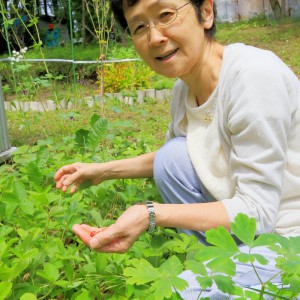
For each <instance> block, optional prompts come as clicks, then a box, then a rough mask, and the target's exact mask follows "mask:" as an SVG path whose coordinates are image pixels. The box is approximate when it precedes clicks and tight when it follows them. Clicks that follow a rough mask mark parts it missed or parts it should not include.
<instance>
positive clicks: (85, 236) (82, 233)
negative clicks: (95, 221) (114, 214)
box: [72, 224, 106, 246]
mask: <svg viewBox="0 0 300 300" xmlns="http://www.w3.org/2000/svg"><path fill="white" fill-rule="evenodd" d="M72 230H73V232H74V233H75V234H76V235H77V236H78V237H79V238H80V239H81V240H82V241H83V242H84V243H85V244H86V245H87V246H90V241H91V239H92V238H93V237H94V236H95V235H97V234H98V233H99V232H102V231H104V230H106V227H101V228H97V227H92V226H89V225H87V224H75V225H73V227H72Z"/></svg>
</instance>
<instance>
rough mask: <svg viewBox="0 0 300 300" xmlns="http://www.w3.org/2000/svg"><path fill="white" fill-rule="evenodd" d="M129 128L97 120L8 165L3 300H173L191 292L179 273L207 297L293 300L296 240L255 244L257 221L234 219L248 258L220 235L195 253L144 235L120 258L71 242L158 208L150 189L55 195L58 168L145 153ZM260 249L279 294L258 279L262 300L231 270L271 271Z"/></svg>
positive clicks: (184, 242) (267, 237) (194, 245)
mask: <svg viewBox="0 0 300 300" xmlns="http://www.w3.org/2000/svg"><path fill="white" fill-rule="evenodd" d="M121 113H122V110H121V112H119V114H121ZM68 117H69V115H67V119H68ZM72 117H76V118H77V117H78V118H79V117H80V115H76V114H73V115H72ZM130 124H131V123H130V122H128V121H126V120H125V121H120V120H116V121H109V120H108V119H104V118H100V117H99V116H98V115H96V114H94V115H93V116H92V117H91V118H90V122H89V123H88V124H86V126H85V129H84V130H83V129H81V130H77V131H76V134H75V135H72V136H65V137H64V138H63V139H61V140H58V139H57V140H54V139H53V138H48V139H46V140H39V141H38V143H37V144H36V145H34V146H27V145H24V146H21V147H19V148H18V150H17V151H16V153H15V155H14V158H13V162H12V164H11V165H9V164H4V165H2V166H0V211H1V212H2V213H1V215H0V270H1V272H0V299H8V300H17V299H22V300H33V299H39V298H47V299H55V298H60V299H70V300H76V299H132V300H135V299H148V300H163V299H173V300H175V299H181V298H180V294H179V293H180V291H182V290H183V289H185V288H186V287H187V282H186V281H185V280H183V279H180V278H179V277H178V275H180V274H181V273H182V272H183V271H184V270H191V271H192V272H193V273H195V274H196V279H197V281H198V282H199V286H200V287H202V288H203V289H206V288H208V289H209V288H210V287H211V286H212V285H215V286H216V287H217V288H218V289H219V290H221V291H222V292H224V293H226V294H230V295H235V296H237V297H239V298H240V299H247V298H250V299H263V298H264V297H265V296H266V295H268V296H270V297H273V298H276V297H277V298H280V299H293V298H295V297H297V296H298V295H299V294H300V290H299V286H300V256H299V254H300V237H290V238H286V237H282V236H278V235H275V234H263V235H260V236H259V237H258V238H256V236H255V228H256V225H255V220H254V219H252V218H249V217H247V216H245V215H241V214H240V215H238V216H237V217H236V219H235V222H234V223H233V224H231V228H232V234H234V235H235V236H236V238H237V239H239V240H240V241H242V242H244V243H246V244H247V245H248V246H249V252H247V253H243V252H241V251H240V249H239V247H238V246H237V244H236V242H235V240H234V239H233V237H232V235H231V234H230V233H229V232H227V231H226V230H225V229H224V228H223V227H218V228H216V229H211V230H209V231H207V232H206V236H207V242H208V243H210V246H204V245H202V244H199V243H198V241H197V239H196V237H195V236H187V235H185V234H177V233H176V232H175V231H174V230H171V229H163V228H158V231H157V232H156V233H155V234H154V235H152V236H150V235H149V234H148V233H145V234H143V235H142V236H141V237H140V239H139V240H138V241H137V242H136V243H135V244H134V245H133V246H132V247H131V249H129V251H128V252H127V253H126V254H103V253H96V252H93V251H91V250H90V249H89V248H88V247H86V246H85V245H83V243H82V242H80V241H79V240H78V239H77V238H76V237H75V236H74V235H73V234H72V232H71V227H72V225H73V224H75V223H88V224H90V225H94V226H108V225H109V224H111V223H112V222H113V221H114V219H116V218H117V217H118V216H119V215H120V214H121V212H122V211H124V209H125V208H126V207H127V206H128V205H131V203H132V202H137V201H140V200H141V199H145V198H148V199H152V200H155V201H160V197H159V195H158V192H157V190H156V189H155V186H154V183H153V181H152V180H148V179H147V180H146V179H139V180H119V181H117V180H112V181H107V182H103V183H102V184H101V185H99V186H89V185H85V186H81V188H80V189H79V191H78V192H77V193H76V194H74V195H70V194H68V193H67V194H62V193H61V192H60V191H58V190H56V189H55V188H54V186H53V175H54V172H55V170H57V169H58V168H59V167H60V166H61V165H63V164H68V163H72V162H75V161H84V162H94V161H98V162H101V161H107V160H112V159H114V158H116V157H118V158H122V157H129V156H134V155H138V154H142V153H145V152H147V151H148V146H147V144H148V142H149V140H148V136H147V135H142V137H141V138H140V139H139V140H136V141H135V142H133V141H130V140H129V137H130V135H135V132H134V131H133V129H132V127H131V125H130ZM261 246H266V247H268V248H270V249H271V250H273V251H275V253H277V258H276V264H277V267H278V274H279V275H281V276H282V279H283V286H275V285H274V284H272V282H271V279H272V278H264V279H262V278H260V280H261V283H262V286H261V289H260V290H257V289H251V288H249V289H248V290H245V289H242V288H241V287H238V286H236V285H235V283H234V281H233V280H232V279H233V277H234V275H235V272H236V262H237V261H239V262H241V263H248V264H250V265H252V267H253V269H254V270H256V268H258V267H259V266H261V265H265V264H266V263H267V260H266V258H265V257H263V256H261V255H259V254H257V253H255V251H254V250H255V248H257V247H261ZM200 298H201V292H200V295H199V299H200Z"/></svg>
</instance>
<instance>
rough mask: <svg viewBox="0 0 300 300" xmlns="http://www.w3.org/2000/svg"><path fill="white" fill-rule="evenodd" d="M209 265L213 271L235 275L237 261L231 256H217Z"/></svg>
mask: <svg viewBox="0 0 300 300" xmlns="http://www.w3.org/2000/svg"><path fill="white" fill-rule="evenodd" d="M207 267H208V268H209V269H210V270H211V271H212V272H213V273H223V274H227V275H231V276H233V275H235V263H234V262H233V261H232V259H231V258H229V257H226V256H224V257H217V258H214V259H212V260H211V261H210V262H208V263H207Z"/></svg>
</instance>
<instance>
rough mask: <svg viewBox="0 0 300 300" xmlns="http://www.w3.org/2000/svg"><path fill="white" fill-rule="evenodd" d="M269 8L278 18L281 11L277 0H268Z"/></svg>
mask: <svg viewBox="0 0 300 300" xmlns="http://www.w3.org/2000/svg"><path fill="white" fill-rule="evenodd" d="M270 4H271V8H272V11H273V13H274V16H275V18H276V19H280V17H281V15H282V12H281V6H280V4H279V2H278V0H270Z"/></svg>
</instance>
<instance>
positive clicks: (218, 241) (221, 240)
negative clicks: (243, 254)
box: [205, 226, 239, 252]
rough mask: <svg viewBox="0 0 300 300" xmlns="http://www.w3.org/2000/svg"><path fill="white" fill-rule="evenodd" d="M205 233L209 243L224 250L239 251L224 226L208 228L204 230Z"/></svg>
mask: <svg viewBox="0 0 300 300" xmlns="http://www.w3.org/2000/svg"><path fill="white" fill-rule="evenodd" d="M205 234H206V240H207V242H208V243H209V244H212V245H214V246H217V247H219V248H221V249H223V250H225V251H232V252H236V251H239V248H238V246H237V245H236V243H235V241H234V239H233V237H232V236H231V235H230V233H229V232H228V231H227V230H226V229H225V228H224V227H221V226H219V227H218V228H217V229H210V230H208V231H206V233H205Z"/></svg>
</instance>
